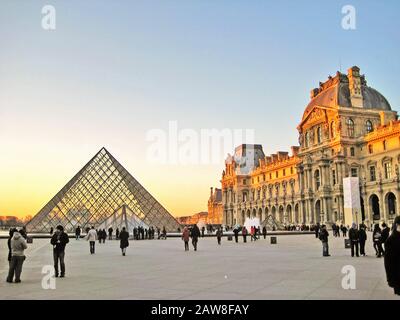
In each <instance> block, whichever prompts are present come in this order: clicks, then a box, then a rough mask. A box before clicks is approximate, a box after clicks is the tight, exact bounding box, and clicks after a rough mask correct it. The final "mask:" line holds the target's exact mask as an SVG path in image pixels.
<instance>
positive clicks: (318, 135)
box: [317, 127, 322, 143]
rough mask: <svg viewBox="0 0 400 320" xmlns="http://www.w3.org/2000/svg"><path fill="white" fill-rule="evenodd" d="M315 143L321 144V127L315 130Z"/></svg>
mask: <svg viewBox="0 0 400 320" xmlns="http://www.w3.org/2000/svg"><path fill="white" fill-rule="evenodd" d="M317 142H318V143H321V142H322V130H321V127H318V128H317Z"/></svg>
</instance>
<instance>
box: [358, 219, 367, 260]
mask: <svg viewBox="0 0 400 320" xmlns="http://www.w3.org/2000/svg"><path fill="white" fill-rule="evenodd" d="M365 229H366V226H365V225H364V224H360V232H359V240H360V255H362V256H364V257H365V242H366V241H367V232H366V231H365Z"/></svg>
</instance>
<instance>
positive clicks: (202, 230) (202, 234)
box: [201, 226, 206, 238]
mask: <svg viewBox="0 0 400 320" xmlns="http://www.w3.org/2000/svg"><path fill="white" fill-rule="evenodd" d="M204 231H206V228H205V227H204V226H202V227H201V237H202V238H204Z"/></svg>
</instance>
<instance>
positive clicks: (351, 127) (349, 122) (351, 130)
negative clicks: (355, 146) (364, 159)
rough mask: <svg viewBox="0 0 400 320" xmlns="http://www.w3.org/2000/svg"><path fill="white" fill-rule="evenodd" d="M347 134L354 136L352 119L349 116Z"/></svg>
mask: <svg viewBox="0 0 400 320" xmlns="http://www.w3.org/2000/svg"><path fill="white" fill-rule="evenodd" d="M347 135H348V136H349V137H354V121H353V119H351V118H349V119H347Z"/></svg>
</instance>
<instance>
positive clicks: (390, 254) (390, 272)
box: [385, 216, 400, 295]
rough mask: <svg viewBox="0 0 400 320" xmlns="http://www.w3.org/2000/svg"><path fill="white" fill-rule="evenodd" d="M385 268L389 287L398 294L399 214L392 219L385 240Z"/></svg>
mask: <svg viewBox="0 0 400 320" xmlns="http://www.w3.org/2000/svg"><path fill="white" fill-rule="evenodd" d="M385 270H386V278H387V282H388V284H389V287H391V288H393V289H394V294H396V295H400V216H398V217H396V218H395V219H394V227H393V231H392V234H391V235H390V237H389V238H388V239H387V240H386V242H385Z"/></svg>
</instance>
